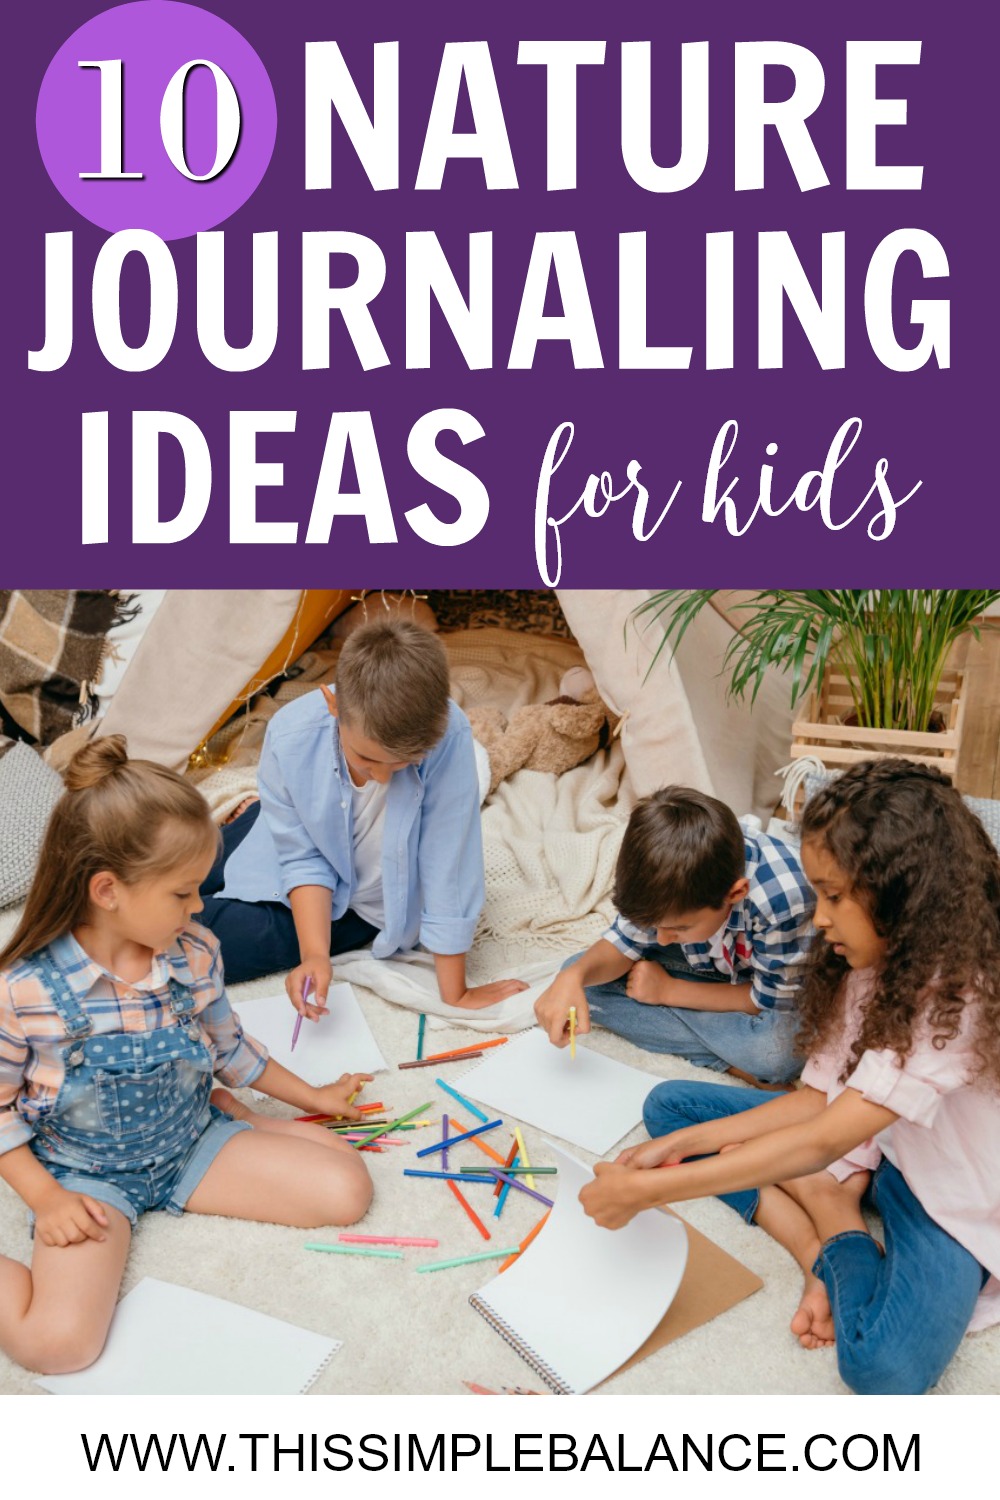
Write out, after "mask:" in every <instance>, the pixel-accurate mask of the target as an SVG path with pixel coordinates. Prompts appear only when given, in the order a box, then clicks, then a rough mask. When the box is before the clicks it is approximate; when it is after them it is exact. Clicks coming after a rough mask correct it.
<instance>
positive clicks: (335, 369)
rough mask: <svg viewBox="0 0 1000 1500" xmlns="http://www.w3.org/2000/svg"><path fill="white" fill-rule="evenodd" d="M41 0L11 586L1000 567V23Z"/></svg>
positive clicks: (956, 572)
mask: <svg viewBox="0 0 1000 1500" xmlns="http://www.w3.org/2000/svg"><path fill="white" fill-rule="evenodd" d="M963 15H964V17H965V18H966V19H963ZM973 17H976V19H975V20H974V21H973V19H972V18H973ZM980 17H981V19H980ZM16 28H17V42H16V47H12V48H11V49H10V50H9V52H8V62H7V72H6V78H5V89H6V91H7V95H8V101H9V103H10V104H11V109H10V111H9V134H8V140H10V141H13V142H17V143H18V144H17V146H16V148H13V147H12V148H11V150H10V151H9V152H8V164H7V178H6V180H7V183H8V192H9V194H10V198H9V206H8V213H7V215H6V227H5V234H4V255H5V258H6V285H7V288H8V291H7V310H6V324H7V336H6V338H5V350H4V358H5V361H6V367H7V368H6V381H5V384H6V388H7V392H8V408H7V411H8V431H7V454H8V461H7V466H6V467H7V483H6V484H5V486H4V495H3V499H2V501H0V504H2V506H3V511H4V542H3V548H2V558H3V568H2V574H3V577H2V579H0V582H4V583H6V584H16V585H17V586H20V587H27V586H53V587H55V586H77V587H79V586H81V585H84V584H86V585H88V586H105V585H106V586H112V585H115V584H118V583H121V582H122V581H127V582H128V583H130V584H131V585H133V586H157V585H176V584H185V585H189V586H196V585H219V584H232V585H239V586H269V587H275V586H296V587H299V586H318V585H323V586H332V585H338V586H340V585H347V584H350V585H352V586H359V587H360V586H386V587H405V586H420V587H424V588H426V587H447V586H450V585H454V586H461V587H474V586H475V587H480V586H481V587H487V586H502V587H533V586H537V585H538V584H540V583H545V584H553V583H555V582H557V581H558V582H560V583H562V584H564V585H575V586H601V587H609V586H612V587H614V586H625V585H627V586H629V587H633V586H652V585H656V586H672V585H684V586H698V585H711V586H734V585H740V586H745V585H758V586H771V585H782V586H786V587H805V586H810V587H812V586H819V585H824V586H832V585H836V586H858V587H860V586H879V585H900V586H924V585H941V586H944V585H961V586H969V587H973V586H989V585H991V584H994V583H995V582H996V579H997V567H998V564H997V559H996V556H995V555H994V554H993V553H992V552H991V550H990V549H989V548H988V547H986V546H984V544H983V543H984V537H985V536H987V535H990V534H992V535H995V534H996V528H995V526H994V525H993V504H994V502H993V499H992V481H991V479H990V475H989V458H988V455H987V451H986V446H987V445H986V441H985V434H986V431H987V422H988V421H990V422H992V419H993V414H994V406H995V384H996V382H995V374H994V361H993V359H992V354H993V349H992V345H993V341H994V339H995V336H996V327H997V322H996V293H995V286H996V279H997V278H996V269H995V264H994V263H995V251H994V247H993V244H992V239H991V236H990V235H989V233H988V232H987V227H986V226H987V218H988V214H987V212H986V211H985V210H984V207H983V203H984V195H985V193H986V191H987V187H988V181H987V177H986V165H985V163H986V154H987V142H992V141H994V140H995V123H994V120H993V118H992V104H991V102H990V101H991V99H992V95H993V92H994V91H993V87H992V76H991V69H992V60H993V57H994V48H993V46H992V45H991V44H992V42H993V41H994V40H995V35H993V36H990V35H987V34H986V32H987V30H988V29H989V30H990V31H992V32H994V33H995V30H996V22H995V19H988V18H987V15H986V12H985V11H983V12H979V13H977V12H974V11H973V10H972V8H971V7H958V8H956V7H954V6H951V7H947V6H939V5H933V6H932V5H929V4H926V3H919V4H906V5H903V4H895V3H889V4H877V5H872V4H871V3H865V4H857V3H853V0H845V3H841V4H839V5H836V6H828V5H823V6H816V5H803V4H801V3H778V0H774V3H771V0H761V3H756V4H752V5H747V4H714V5H713V4H708V5H701V6H683V7H682V6H676V5H667V4H663V3H655V4H654V3H636V0H621V3H619V4H617V5H615V6H612V7H598V6H595V5H593V4H574V5H569V4H564V3H558V4H547V5H542V6H539V5H538V4H537V3H535V4H532V5H527V4H523V3H520V0H512V3H508V4H505V5H503V6H489V7H474V6H470V5H469V4H468V3H452V0H435V3H434V4H432V5H429V6H426V5H425V6H422V7H421V6H414V5H412V4H399V3H395V0H391V3H384V4H379V5H368V6H363V7H362V6H358V7H346V6H331V5H329V4H327V3H319V0H286V3H284V4H281V5H275V4H271V3H268V4H266V5H264V4H258V3H247V0H213V3H212V5H211V6H210V7H209V8H207V9H206V8H199V7H196V6H193V5H185V4H174V3H170V0H139V3H135V4H126V5H122V6H118V7H114V8H112V9H109V10H107V11H105V12H103V13H101V14H100V15H98V14H97V13H96V12H94V11H92V9H91V7H90V6H88V5H81V4H69V3H61V0H49V3H46V4H44V5H35V6H32V7H25V8H23V9H22V10H20V11H19V14H18V19H17V23H16ZM988 74H990V76H989V77H988ZM36 133H37V144H36ZM255 237H256V238H255Z"/></svg>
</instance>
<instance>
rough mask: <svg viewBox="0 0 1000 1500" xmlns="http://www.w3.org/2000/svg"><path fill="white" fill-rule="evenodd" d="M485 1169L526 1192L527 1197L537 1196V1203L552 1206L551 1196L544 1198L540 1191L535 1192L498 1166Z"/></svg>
mask: <svg viewBox="0 0 1000 1500" xmlns="http://www.w3.org/2000/svg"><path fill="white" fill-rule="evenodd" d="M487 1170H488V1171H489V1172H491V1173H492V1174H493V1175H494V1176H495V1177H499V1179H500V1181H501V1182H509V1183H510V1185H511V1187H516V1188H517V1189H518V1191H519V1192H522V1193H527V1194H528V1196H529V1198H537V1199H538V1201H539V1203H544V1204H545V1205H546V1206H547V1207H548V1208H552V1207H554V1205H553V1202H552V1199H551V1198H546V1197H545V1196H544V1194H542V1193H536V1192H535V1190H534V1188H530V1187H528V1185H527V1183H524V1182H518V1180H517V1178H516V1177H508V1175H507V1173H506V1172H501V1170H500V1168H499V1167H489V1168H487Z"/></svg>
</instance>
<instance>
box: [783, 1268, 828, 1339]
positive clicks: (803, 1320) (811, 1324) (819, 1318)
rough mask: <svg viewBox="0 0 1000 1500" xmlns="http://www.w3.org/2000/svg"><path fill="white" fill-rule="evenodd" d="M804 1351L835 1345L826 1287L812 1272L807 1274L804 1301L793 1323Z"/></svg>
mask: <svg viewBox="0 0 1000 1500" xmlns="http://www.w3.org/2000/svg"><path fill="white" fill-rule="evenodd" d="M791 1328H792V1332H793V1333H794V1334H795V1336H796V1338H797V1339H798V1341H799V1343H800V1344H801V1345H802V1347H803V1349H829V1348H830V1347H831V1345H832V1344H833V1341H834V1339H833V1335H834V1328H833V1313H832V1312H831V1310H830V1299H829V1297H828V1296H827V1294H826V1287H825V1286H824V1285H823V1283H822V1282H821V1281H820V1279H819V1277H818V1276H814V1275H813V1274H812V1272H811V1271H807V1272H806V1274H805V1283H804V1285H803V1288H802V1301H801V1302H800V1303H799V1306H798V1309H797V1311H796V1313H795V1316H794V1317H793V1318H792V1323H791Z"/></svg>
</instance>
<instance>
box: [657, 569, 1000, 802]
mask: <svg viewBox="0 0 1000 1500" xmlns="http://www.w3.org/2000/svg"><path fill="white" fill-rule="evenodd" d="M719 592H720V590H718V589H663V590H660V591H659V592H657V593H655V594H651V595H650V597H649V598H648V599H647V600H646V601H645V602H644V603H643V604H641V605H640V606H639V608H638V609H637V610H636V612H635V613H636V616H639V617H646V619H647V622H648V621H649V620H650V619H652V620H656V621H658V622H659V623H660V625H661V626H662V629H663V636H662V639H661V641H660V643H659V645H658V647H657V650H656V655H655V656H654V661H655V660H656V656H658V655H659V653H660V651H661V650H662V649H663V648H664V646H666V647H669V648H670V649H671V650H676V649H677V646H678V645H679V644H680V642H681V640H682V639H683V637H684V633H685V631H686V630H687V628H688V626H689V625H690V624H691V622H692V620H693V619H694V618H695V616H696V615H697V614H698V613H699V611H700V610H701V609H703V608H704V606H705V605H706V604H708V602H709V600H710V599H711V598H712V597H713V595H715V594H717V593H719ZM998 599H1000V589H801V590H788V589H762V590H760V591H759V592H758V593H755V594H753V595H752V596H751V597H750V598H749V599H745V600H742V601H740V602H739V603H737V604H735V605H733V606H731V610H730V613H731V614H733V615H734V616H735V614H736V612H737V611H738V612H739V614H740V616H741V618H740V619H739V623H737V624H736V631H737V633H736V634H735V635H734V637H733V639H732V641H731V642H730V644H729V647H728V649H727V651H726V655H725V658H724V660H723V671H725V672H728V673H729V689H728V691H729V693H730V695H731V696H733V697H735V698H737V699H740V700H742V699H744V698H745V697H746V696H747V694H749V696H750V701H751V702H753V701H754V699H755V698H756V696H757V693H758V691H759V690H760V687H761V685H762V683H763V681H764V677H765V675H766V673H767V671H768V669H769V668H777V669H778V670H779V671H783V672H788V673H789V674H790V676H791V703H792V706H793V707H795V705H796V704H798V703H804V704H805V713H804V717H802V718H800V719H797V720H796V721H795V723H794V725H793V726H792V757H793V759H796V758H799V757H801V756H804V755H812V756H816V757H817V758H818V759H820V760H821V761H822V762H823V763H824V765H829V766H842V765H847V764H850V763H851V762H852V761H857V760H862V759H867V758H868V757H870V756H873V755H904V756H907V757H909V758H910V759H914V760H921V761H926V762H930V763H932V764H934V765H936V766H937V767H938V769H939V770H941V771H943V772H944V773H945V774H946V775H949V776H954V774H955V769H956V766H957V763H958V750H959V745H960V741H961V731H962V718H963V714H964V708H965V701H964V693H963V675H962V673H961V672H960V671H956V670H954V669H953V668H951V667H949V664H948V659H949V656H950V654H951V650H952V647H953V646H954V644H955V642H956V641H957V640H958V639H959V638H960V637H961V636H963V635H966V634H967V633H970V632H971V633H972V634H973V635H978V621H979V620H980V618H981V616H982V615H983V613H984V611H985V610H986V609H987V608H988V607H989V606H990V605H991V604H993V603H994V602H995V601H996V600H998Z"/></svg>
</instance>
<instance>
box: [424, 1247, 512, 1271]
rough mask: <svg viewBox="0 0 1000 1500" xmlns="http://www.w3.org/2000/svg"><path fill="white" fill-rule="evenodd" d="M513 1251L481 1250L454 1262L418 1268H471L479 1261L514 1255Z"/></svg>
mask: <svg viewBox="0 0 1000 1500" xmlns="http://www.w3.org/2000/svg"><path fill="white" fill-rule="evenodd" d="M513 1254H514V1251H513V1250H481V1251H480V1252H479V1254H478V1255H457V1256H455V1258H454V1259H453V1260H432V1261H429V1262H428V1263H427V1264H425V1265H422V1266H418V1267H417V1270H418V1271H450V1270H451V1268H452V1266H471V1265H472V1264H473V1263H474V1262H475V1261H477V1260H500V1259H501V1258H502V1257H503V1256H505V1255H513Z"/></svg>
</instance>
